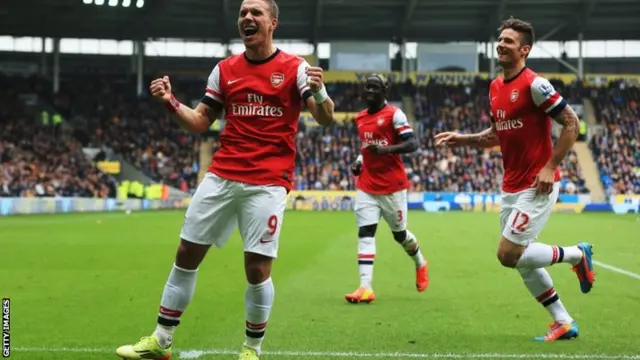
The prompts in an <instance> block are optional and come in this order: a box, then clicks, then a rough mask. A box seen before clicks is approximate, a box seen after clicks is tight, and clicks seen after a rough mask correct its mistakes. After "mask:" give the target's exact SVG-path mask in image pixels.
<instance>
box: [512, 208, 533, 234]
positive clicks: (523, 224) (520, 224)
mask: <svg viewBox="0 0 640 360" xmlns="http://www.w3.org/2000/svg"><path fill="white" fill-rule="evenodd" d="M528 225H529V215H527V214H525V213H523V212H520V211H517V212H516V216H514V217H513V222H511V228H512V229H514V230H517V231H518V232H521V233H523V232H524V231H525V230H527V226H528Z"/></svg>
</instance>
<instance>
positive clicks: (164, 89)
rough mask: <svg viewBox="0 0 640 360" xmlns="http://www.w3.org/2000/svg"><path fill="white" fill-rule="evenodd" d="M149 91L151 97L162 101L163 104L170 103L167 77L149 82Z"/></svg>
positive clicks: (169, 88) (169, 87)
mask: <svg viewBox="0 0 640 360" xmlns="http://www.w3.org/2000/svg"><path fill="white" fill-rule="evenodd" d="M149 91H151V95H152V96H154V97H156V98H158V99H160V100H162V101H163V102H165V103H168V102H170V101H171V82H170V81H169V77H168V76H166V75H165V76H164V77H162V78H159V79H155V80H153V81H151V85H150V86H149Z"/></svg>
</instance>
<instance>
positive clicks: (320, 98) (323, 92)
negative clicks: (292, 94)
mask: <svg viewBox="0 0 640 360" xmlns="http://www.w3.org/2000/svg"><path fill="white" fill-rule="evenodd" d="M312 94H313V98H314V99H315V100H316V104H322V103H323V102H325V101H326V100H327V99H328V98H329V94H327V89H326V88H325V87H324V86H323V87H322V89H320V91H318V92H317V93H314V92H312Z"/></svg>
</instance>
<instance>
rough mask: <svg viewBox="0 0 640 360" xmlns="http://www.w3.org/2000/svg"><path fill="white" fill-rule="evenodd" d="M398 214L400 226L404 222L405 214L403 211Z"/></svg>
mask: <svg viewBox="0 0 640 360" xmlns="http://www.w3.org/2000/svg"><path fill="white" fill-rule="evenodd" d="M397 214H398V224H400V223H402V220H404V214H403V213H402V210H398V212H397Z"/></svg>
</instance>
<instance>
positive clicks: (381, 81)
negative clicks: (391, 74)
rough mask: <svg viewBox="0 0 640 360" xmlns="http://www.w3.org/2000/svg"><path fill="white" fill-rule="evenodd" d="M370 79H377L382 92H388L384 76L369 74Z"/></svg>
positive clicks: (387, 82) (387, 81)
mask: <svg viewBox="0 0 640 360" xmlns="http://www.w3.org/2000/svg"><path fill="white" fill-rule="evenodd" d="M371 77H375V78H378V80H380V84H381V85H382V90H384V91H385V92H386V91H387V90H389V80H387V77H386V76H384V75H381V74H371Z"/></svg>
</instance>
